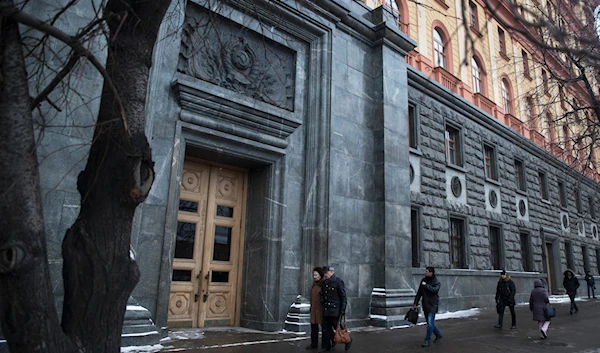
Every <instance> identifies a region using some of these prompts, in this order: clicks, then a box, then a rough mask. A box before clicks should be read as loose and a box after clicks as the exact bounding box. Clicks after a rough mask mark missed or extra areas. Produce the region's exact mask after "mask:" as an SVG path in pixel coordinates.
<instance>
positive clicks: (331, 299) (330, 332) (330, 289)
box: [319, 266, 352, 352]
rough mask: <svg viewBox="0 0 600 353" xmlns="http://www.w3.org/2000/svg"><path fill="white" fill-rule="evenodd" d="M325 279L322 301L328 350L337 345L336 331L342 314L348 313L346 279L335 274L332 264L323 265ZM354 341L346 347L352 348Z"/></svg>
mask: <svg viewBox="0 0 600 353" xmlns="http://www.w3.org/2000/svg"><path fill="white" fill-rule="evenodd" d="M323 272H324V273H325V275H324V276H325V280H324V281H323V284H322V286H321V301H322V302H323V343H322V345H323V349H322V350H321V351H319V352H328V351H330V350H331V348H332V346H334V345H335V342H334V341H333V337H334V331H335V328H336V327H337V324H338V320H339V319H340V316H342V315H345V314H346V304H347V299H346V289H345V288H344V281H342V279H341V278H338V277H337V276H336V275H335V274H334V268H333V267H332V266H323ZM351 345H352V341H350V343H346V347H345V349H346V350H348V349H350V346H351Z"/></svg>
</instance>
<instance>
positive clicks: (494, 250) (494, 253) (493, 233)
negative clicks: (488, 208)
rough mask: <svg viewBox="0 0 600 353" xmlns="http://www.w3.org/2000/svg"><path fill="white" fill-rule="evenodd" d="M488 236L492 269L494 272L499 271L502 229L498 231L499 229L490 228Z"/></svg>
mask: <svg viewBox="0 0 600 353" xmlns="http://www.w3.org/2000/svg"><path fill="white" fill-rule="evenodd" d="M489 234H490V256H491V261H492V268H493V269H494V270H499V269H501V268H502V253H501V249H502V239H501V238H502V229H500V227H496V226H490V227H489Z"/></svg>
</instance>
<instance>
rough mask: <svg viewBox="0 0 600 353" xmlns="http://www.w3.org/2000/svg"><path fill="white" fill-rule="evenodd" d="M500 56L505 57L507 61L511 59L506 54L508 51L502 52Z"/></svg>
mask: <svg viewBox="0 0 600 353" xmlns="http://www.w3.org/2000/svg"><path fill="white" fill-rule="evenodd" d="M500 56H501V57H502V59H504V60H506V61H510V58H509V57H508V55H506V53H504V52H500Z"/></svg>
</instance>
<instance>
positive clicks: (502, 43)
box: [498, 27, 506, 55]
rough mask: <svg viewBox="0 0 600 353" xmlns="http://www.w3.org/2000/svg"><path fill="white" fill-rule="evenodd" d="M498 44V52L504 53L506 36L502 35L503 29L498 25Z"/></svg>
mask: <svg viewBox="0 0 600 353" xmlns="http://www.w3.org/2000/svg"><path fill="white" fill-rule="evenodd" d="M498 44H499V50H500V54H504V55H506V37H505V36H504V30H502V28H500V27H498Z"/></svg>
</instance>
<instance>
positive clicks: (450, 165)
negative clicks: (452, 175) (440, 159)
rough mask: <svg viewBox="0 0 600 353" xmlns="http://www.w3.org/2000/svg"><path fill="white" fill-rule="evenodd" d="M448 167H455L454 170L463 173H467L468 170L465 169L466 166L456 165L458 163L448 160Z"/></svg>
mask: <svg viewBox="0 0 600 353" xmlns="http://www.w3.org/2000/svg"><path fill="white" fill-rule="evenodd" d="M446 168H450V169H454V170H457V171H459V172H462V173H466V172H467V170H466V169H465V167H463V166H460V165H456V164H451V163H448V162H446Z"/></svg>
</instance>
